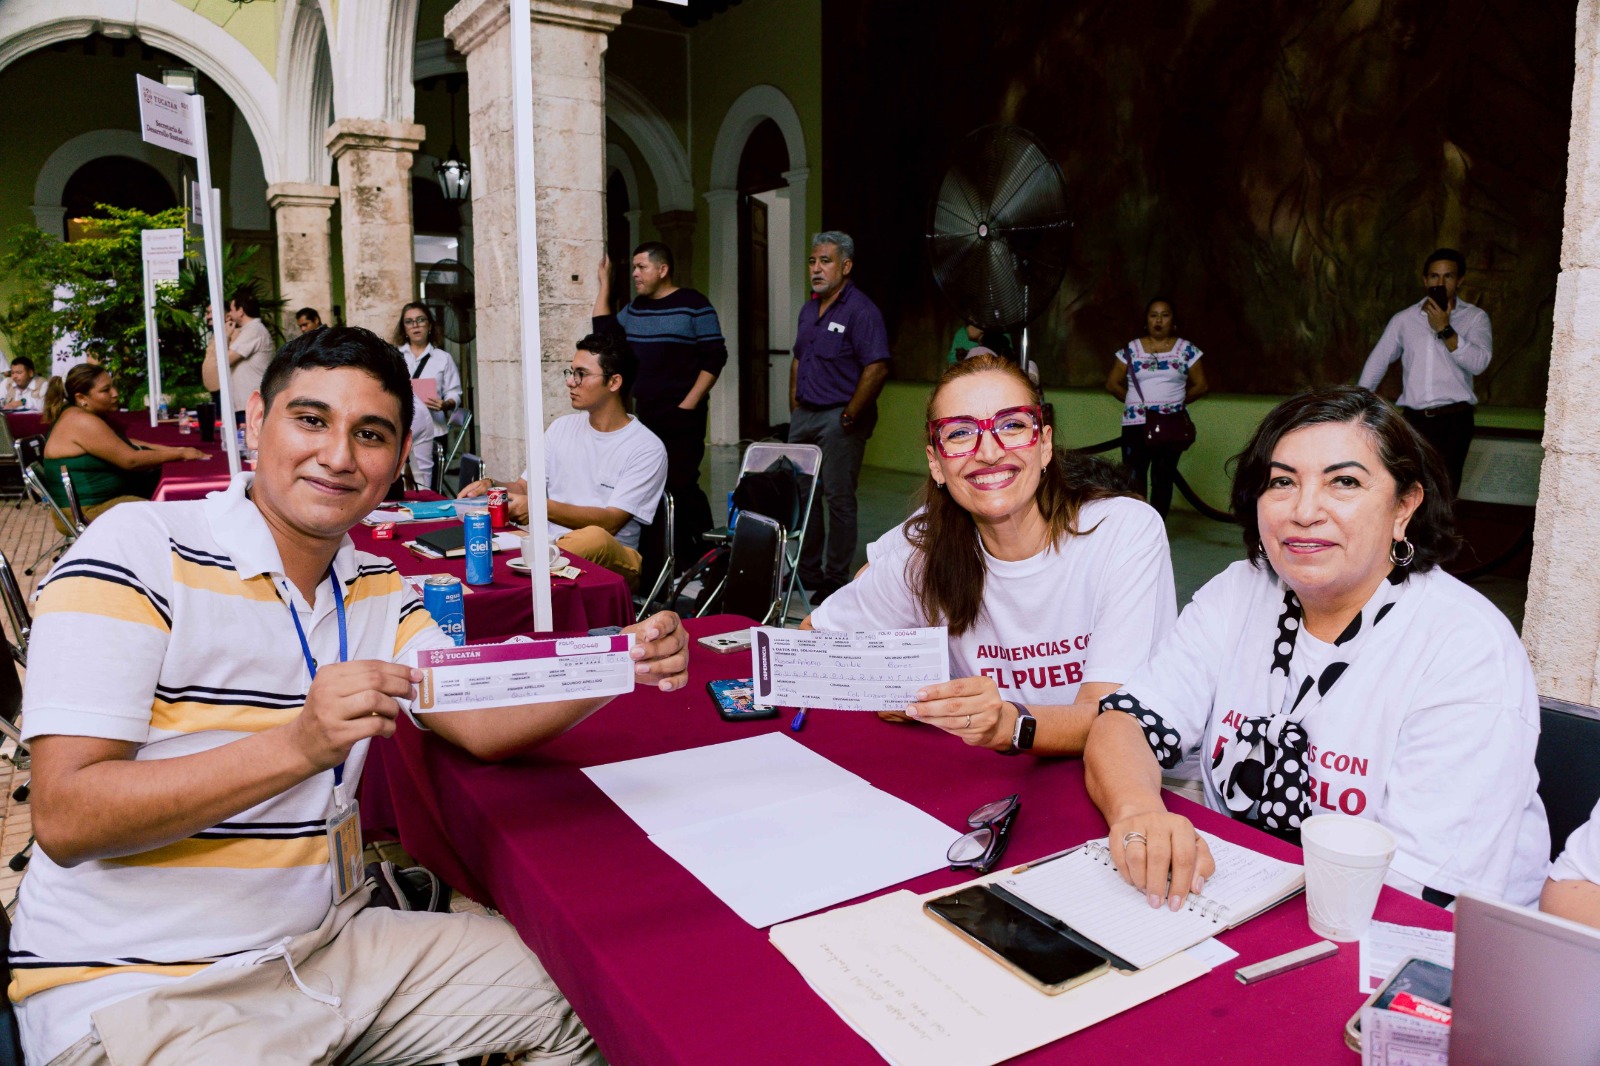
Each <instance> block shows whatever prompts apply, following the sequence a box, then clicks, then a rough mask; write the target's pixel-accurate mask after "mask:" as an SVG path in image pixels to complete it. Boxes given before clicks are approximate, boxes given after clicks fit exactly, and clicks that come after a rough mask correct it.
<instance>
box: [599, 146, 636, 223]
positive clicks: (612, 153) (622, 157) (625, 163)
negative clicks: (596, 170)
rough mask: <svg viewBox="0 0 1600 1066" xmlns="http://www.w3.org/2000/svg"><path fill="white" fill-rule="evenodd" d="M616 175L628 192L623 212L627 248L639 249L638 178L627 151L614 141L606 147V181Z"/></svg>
mask: <svg viewBox="0 0 1600 1066" xmlns="http://www.w3.org/2000/svg"><path fill="white" fill-rule="evenodd" d="M613 174H617V175H620V176H621V178H622V184H623V185H624V186H625V187H626V188H627V190H628V210H627V211H626V212H624V214H625V215H626V216H627V220H628V247H629V248H637V247H639V218H640V215H641V213H642V208H643V206H644V205H643V204H641V203H640V202H639V176H638V175H637V174H636V173H634V170H633V160H632V159H631V158H629V156H628V152H627V149H625V148H623V147H622V145H620V144H617V143H616V142H615V141H612V142H611V143H609V144H607V145H606V181H607V182H609V181H610V180H611V175H613Z"/></svg>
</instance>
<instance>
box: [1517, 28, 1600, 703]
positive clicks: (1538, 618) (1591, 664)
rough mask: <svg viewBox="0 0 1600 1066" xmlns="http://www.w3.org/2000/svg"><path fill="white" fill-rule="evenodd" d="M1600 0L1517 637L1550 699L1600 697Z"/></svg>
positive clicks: (1586, 77) (1570, 187) (1581, 52)
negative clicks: (1598, 505) (1598, 519)
mask: <svg viewBox="0 0 1600 1066" xmlns="http://www.w3.org/2000/svg"><path fill="white" fill-rule="evenodd" d="M1597 72H1600V0H1581V2H1580V3H1579V4H1578V35H1577V78H1576V80H1575V81H1574V82H1573V86H1572V139H1571V142H1570V144H1569V146H1568V154H1567V209H1566V224H1565V229H1564V232H1563V236H1562V241H1561V274H1560V276H1559V278H1558V279H1557V281H1556V309H1555V342H1554V346H1553V348H1552V351H1551V353H1550V393H1549V396H1548V398H1547V399H1546V401H1545V422H1544V449H1545V455H1544V466H1543V468H1542V469H1541V471H1540V475H1539V506H1538V513H1537V520H1536V523H1535V525H1534V548H1533V571H1532V573H1531V574H1530V575H1529V577H1528V605H1527V611H1526V613H1525V615H1524V618H1523V623H1522V639H1523V643H1524V644H1526V645H1527V648H1528V654H1529V655H1530V656H1531V657H1532V659H1533V670H1534V677H1535V678H1536V680H1537V681H1538V685H1539V691H1540V693H1541V694H1543V695H1546V696H1553V697H1555V698H1557V699H1563V700H1570V701H1572V702H1574V703H1583V704H1589V705H1593V704H1594V703H1596V702H1597V700H1600V684H1597V683H1596V680H1595V677H1596V673H1597V672H1600V565H1597V564H1596V563H1595V558H1594V530H1595V524H1594V517H1593V510H1594V504H1595V501H1596V500H1600V375H1597V374H1596V373H1595V368H1596V367H1597V366H1600V74H1597Z"/></svg>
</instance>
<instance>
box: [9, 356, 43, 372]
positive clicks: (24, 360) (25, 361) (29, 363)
mask: <svg viewBox="0 0 1600 1066" xmlns="http://www.w3.org/2000/svg"><path fill="white" fill-rule="evenodd" d="M11 365H12V366H25V367H27V368H28V373H30V374H37V373H38V372H39V371H38V370H36V369H34V365H33V360H32V359H29V358H28V357H27V356H25V355H19V356H17V357H15V358H14V359H12V360H11Z"/></svg>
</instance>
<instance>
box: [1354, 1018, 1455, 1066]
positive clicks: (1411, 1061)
mask: <svg viewBox="0 0 1600 1066" xmlns="http://www.w3.org/2000/svg"><path fill="white" fill-rule="evenodd" d="M1449 1061H1450V1027H1449V1026H1448V1025H1440V1024H1439V1023H1438V1022H1430V1021H1427V1020H1426V1019H1423V1018H1413V1017H1412V1016H1411V1015H1409V1014H1400V1013H1397V1012H1395V1011H1392V1010H1378V1009H1377V1008H1376V1007H1362V1008H1361V1066H1448V1064H1449Z"/></svg>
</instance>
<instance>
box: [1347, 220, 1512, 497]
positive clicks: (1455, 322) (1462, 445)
mask: <svg viewBox="0 0 1600 1066" xmlns="http://www.w3.org/2000/svg"><path fill="white" fill-rule="evenodd" d="M1466 276H1467V260H1466V257H1465V256H1463V255H1462V254H1461V253H1460V252H1458V251H1456V250H1455V249H1454V248H1436V249H1434V251H1433V252H1431V253H1430V254H1429V255H1428V258H1427V261H1426V262H1425V263H1424V264H1423V267H1422V286H1423V288H1424V289H1426V290H1427V294H1428V295H1427V296H1426V297H1425V298H1424V299H1423V301H1422V302H1421V303H1419V304H1413V305H1412V306H1410V307H1407V308H1406V309H1405V310H1403V311H1401V312H1400V313H1399V314H1397V315H1395V316H1394V317H1393V318H1391V319H1389V325H1388V327H1387V328H1385V329H1384V331H1383V336H1382V337H1380V338H1378V344H1377V346H1376V347H1375V348H1373V349H1372V354H1371V355H1369V356H1367V363H1366V365H1365V366H1364V367H1362V368H1361V379H1360V384H1361V387H1362V388H1366V389H1376V388H1377V387H1378V384H1379V382H1381V381H1382V380H1383V375H1384V374H1385V373H1386V372H1387V371H1388V369H1389V364H1391V363H1393V362H1394V361H1395V360H1396V359H1399V360H1400V361H1401V362H1400V369H1401V378H1400V400H1399V405H1400V410H1401V411H1402V412H1404V414H1405V416H1406V420H1407V421H1408V422H1410V423H1411V424H1412V425H1413V426H1415V427H1416V429H1417V432H1418V433H1421V434H1422V436H1423V438H1424V439H1425V440H1427V442H1428V443H1429V444H1432V445H1433V446H1434V448H1435V449H1437V450H1438V452H1439V455H1440V456H1441V457H1442V458H1443V459H1444V464H1445V468H1446V469H1447V470H1449V472H1450V488H1451V489H1452V490H1453V491H1456V492H1459V491H1461V468H1462V467H1463V466H1465V465H1466V462H1467V449H1468V448H1469V447H1471V445H1472V430H1473V424H1474V423H1473V408H1474V407H1475V406H1477V403H1478V396H1477V394H1476V393H1475V392H1473V390H1472V379H1473V377H1474V376H1475V375H1477V374H1481V373H1483V372H1484V371H1485V370H1487V369H1488V368H1489V359H1490V357H1491V356H1492V355H1493V348H1494V341H1493V338H1492V336H1491V334H1490V330H1489V315H1488V313H1487V312H1485V311H1484V310H1483V309H1482V308H1481V307H1476V306H1474V305H1472V304H1469V303H1467V302H1466V301H1465V300H1460V299H1457V298H1456V288H1457V286H1459V285H1460V284H1461V279H1462V278H1464V277H1466Z"/></svg>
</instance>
